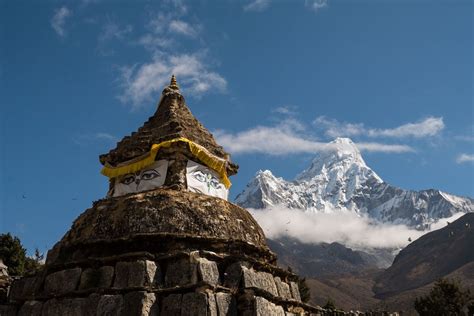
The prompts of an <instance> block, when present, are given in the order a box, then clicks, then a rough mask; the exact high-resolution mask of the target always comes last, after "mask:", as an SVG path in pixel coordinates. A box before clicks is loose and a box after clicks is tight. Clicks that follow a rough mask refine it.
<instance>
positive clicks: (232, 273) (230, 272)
mask: <svg viewBox="0 0 474 316" xmlns="http://www.w3.org/2000/svg"><path fill="white" fill-rule="evenodd" d="M243 265H244V263H241V262H236V263H233V264H231V265H230V266H228V267H227V269H226V270H225V272H224V286H225V287H228V288H231V289H237V288H239V286H240V281H241V279H242V266H243Z"/></svg>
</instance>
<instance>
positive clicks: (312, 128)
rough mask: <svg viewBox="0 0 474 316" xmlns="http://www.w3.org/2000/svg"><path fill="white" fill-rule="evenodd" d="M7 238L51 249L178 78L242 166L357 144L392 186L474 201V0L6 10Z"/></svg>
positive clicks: (117, 4)
mask: <svg viewBox="0 0 474 316" xmlns="http://www.w3.org/2000/svg"><path fill="white" fill-rule="evenodd" d="M0 21H1V22H0V32H1V37H0V61H1V63H0V80H1V85H0V89H1V90H0V95H1V104H0V106H1V112H0V115H1V121H0V124H1V125H0V128H1V138H0V141H1V146H0V150H1V152H0V157H1V165H0V172H1V183H0V231H2V232H6V231H10V232H12V233H13V234H15V235H18V236H19V237H20V238H21V239H22V240H23V242H24V244H25V246H26V247H27V248H28V249H29V250H30V251H33V250H34V248H35V247H38V248H39V249H40V250H42V251H44V250H46V249H48V248H50V247H52V246H53V245H54V243H55V242H56V241H57V240H59V239H60V238H61V236H62V235H63V234H64V233H65V232H66V231H67V229H69V227H70V225H71V223H72V221H73V220H74V219H75V218H76V217H77V216H78V215H79V214H80V213H81V212H83V211H84V210H85V209H87V208H88V207H90V206H91V204H92V201H94V200H98V199H100V198H102V197H104V195H105V193H106V190H107V179H106V178H105V177H103V176H101V175H100V174H99V170H100V167H101V166H100V164H99V160H98V155H99V154H101V153H105V152H107V151H108V150H110V149H111V148H113V147H114V146H115V142H116V141H117V140H119V139H121V138H122V137H123V136H125V135H128V134H130V133H131V132H132V131H134V130H136V129H137V128H138V127H139V126H140V125H141V124H142V123H143V122H144V121H145V120H146V119H147V118H148V117H149V116H150V115H152V114H153V112H154V110H155V107H156V103H157V101H158V99H159V97H160V93H161V90H162V89H163V87H164V85H165V84H167V82H168V80H169V77H170V75H171V73H175V74H176V75H177V78H178V82H179V83H180V84H181V86H182V93H183V94H184V96H185V97H186V100H187V103H188V105H189V107H190V108H191V110H192V111H193V113H194V114H195V115H196V117H197V118H198V119H200V120H201V121H202V123H203V124H204V125H205V126H206V127H207V128H208V129H209V130H211V131H213V132H214V133H215V135H216V136H218V139H219V140H220V141H221V144H222V145H224V146H225V147H226V148H227V149H228V151H229V152H231V153H232V154H233V156H232V157H233V160H234V161H235V162H237V163H238V164H239V165H240V172H239V174H238V175H237V176H234V177H233V178H232V179H231V180H232V181H233V187H232V191H231V196H232V197H235V195H236V194H238V193H239V192H240V191H241V190H242V189H243V187H244V186H245V184H246V183H247V182H248V181H249V180H250V178H251V177H252V176H253V175H254V174H255V172H256V171H257V170H259V169H271V170H272V171H273V173H274V174H276V175H278V176H282V177H285V178H288V179H291V178H293V177H294V176H295V175H296V174H297V173H298V172H299V171H301V170H303V169H304V168H305V167H306V166H307V165H308V164H309V161H310V160H311V157H312V156H313V155H314V152H316V151H317V150H318V148H319V146H320V144H321V143H324V142H328V141H331V140H333V139H334V138H335V137H337V136H345V137H350V138H351V139H353V140H354V142H356V143H357V144H358V146H359V148H360V149H361V150H362V153H363V156H364V158H365V160H366V162H367V164H368V165H369V166H370V167H372V168H373V169H374V170H375V171H376V172H377V173H378V174H379V175H380V176H381V178H382V179H384V180H385V181H387V182H389V183H391V184H393V185H396V186H399V187H402V188H406V189H415V190H418V189H427V188H437V189H441V190H444V191H447V192H450V193H453V194H458V195H467V196H471V197H472V196H474V183H473V179H474V168H473V167H474V165H473V160H474V133H473V128H474V113H473V66H474V63H473V3H472V1H404V0H400V1H395V0H387V1H337V0H328V1H322V0H319V1H309V0H308V1H304V0H301V1H297V0H294V1H276V0H274V1H270V0H257V1H250V0H249V1H230V0H229V1H210V0H207V1H206V0H201V1H197V0H196V1H187V2H186V1H172V0H168V1H106V0H83V1H59V0H58V1H47V2H44V1H43V2H42V3H41V4H40V3H39V1H1V4H0Z"/></svg>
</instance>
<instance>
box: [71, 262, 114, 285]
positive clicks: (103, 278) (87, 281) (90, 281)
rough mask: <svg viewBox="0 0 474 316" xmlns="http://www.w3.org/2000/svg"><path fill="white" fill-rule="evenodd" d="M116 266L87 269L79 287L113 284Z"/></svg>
mask: <svg viewBox="0 0 474 316" xmlns="http://www.w3.org/2000/svg"><path fill="white" fill-rule="evenodd" d="M113 277H114V267H112V266H103V267H100V268H99V269H92V268H89V269H86V270H84V271H83V272H82V275H81V281H80V283H79V289H80V290H84V289H89V288H96V287H98V288H108V287H110V286H111V285H112V280H113Z"/></svg>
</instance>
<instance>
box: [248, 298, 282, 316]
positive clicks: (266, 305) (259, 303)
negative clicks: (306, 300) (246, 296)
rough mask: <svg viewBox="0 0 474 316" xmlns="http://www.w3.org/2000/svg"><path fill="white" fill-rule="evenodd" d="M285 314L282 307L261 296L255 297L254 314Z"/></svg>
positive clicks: (279, 315) (257, 315)
mask: <svg viewBox="0 0 474 316" xmlns="http://www.w3.org/2000/svg"><path fill="white" fill-rule="evenodd" d="M268 315H272V316H285V311H284V309H283V307H281V306H278V305H275V304H273V303H272V302H269V301H267V300H266V299H264V298H263V297H259V296H257V297H255V316H268Z"/></svg>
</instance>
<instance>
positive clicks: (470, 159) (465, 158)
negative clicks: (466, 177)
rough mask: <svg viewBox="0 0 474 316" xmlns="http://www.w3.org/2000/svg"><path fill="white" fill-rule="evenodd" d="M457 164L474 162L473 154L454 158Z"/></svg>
mask: <svg viewBox="0 0 474 316" xmlns="http://www.w3.org/2000/svg"><path fill="white" fill-rule="evenodd" d="M456 162H457V163H466V162H474V154H460V155H459V156H458V157H457V158H456Z"/></svg>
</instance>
